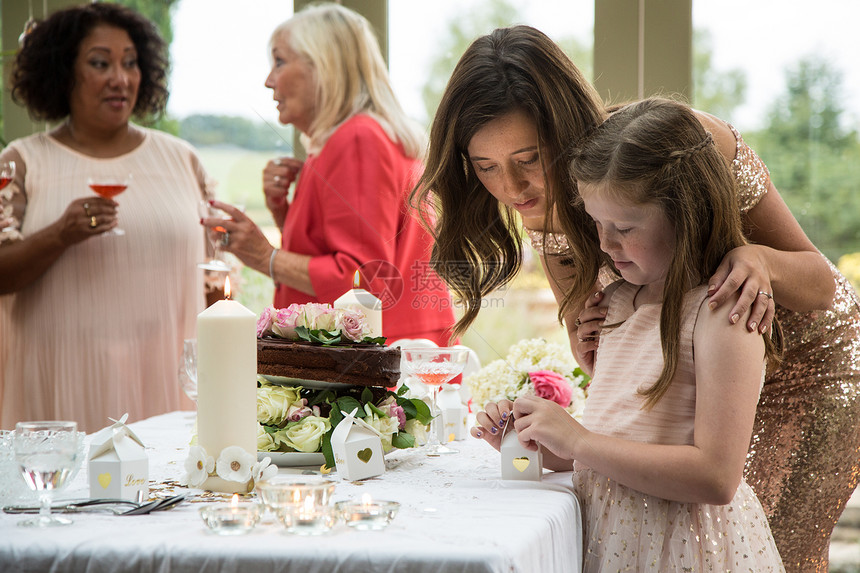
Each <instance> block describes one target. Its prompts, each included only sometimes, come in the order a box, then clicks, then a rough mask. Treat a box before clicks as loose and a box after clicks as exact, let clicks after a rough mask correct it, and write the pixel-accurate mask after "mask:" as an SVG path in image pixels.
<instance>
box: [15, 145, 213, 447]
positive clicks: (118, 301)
mask: <svg viewBox="0 0 860 573" xmlns="http://www.w3.org/2000/svg"><path fill="white" fill-rule="evenodd" d="M145 133H146V136H145V138H144V140H143V142H142V143H141V144H140V145H139V146H138V147H137V148H136V149H134V150H133V151H131V152H129V153H126V154H124V155H121V156H119V157H115V158H111V159H99V158H94V157H89V156H87V155H83V154H81V153H79V152H77V151H75V150H74V149H71V148H69V147H66V146H65V145H62V144H61V143H59V142H58V141H57V140H55V139H54V138H52V137H51V136H49V135H47V134H45V133H39V134H36V135H33V136H29V137H26V138H23V139H19V140H16V141H14V142H12V143H11V144H10V146H11V147H12V148H14V149H15V150H17V151H18V153H19V154H20V156H21V158H22V159H23V161H24V163H25V164H26V178H25V180H24V185H23V189H22V188H19V187H18V186H17V185H15V184H12V185H10V186H9V187H7V188H6V189H3V191H2V192H0V215H2V216H3V217H5V218H11V220H12V224H11V225H9V226H7V227H4V228H3V229H2V231H0V248H2V245H4V244H7V243H10V242H14V241H17V240H19V239H20V238H21V237H26V236H29V235H31V234H33V233H35V232H37V231H39V230H40V229H43V228H44V227H46V226H48V225H50V224H52V223H53V222H54V221H56V220H57V219H58V218H59V217H60V216H61V215H62V213H63V212H64V211H65V209H66V207H67V206H68V205H69V203H70V202H71V201H73V200H74V199H77V198H80V197H87V196H94V194H93V192H92V191H91V190H90V189H89V187H88V186H87V178H88V177H89V176H90V175H93V174H95V173H131V174H132V177H133V179H132V180H131V182H130V184H129V186H128V189H127V190H126V191H125V192H123V193H122V194H121V195H119V196H117V198H116V201H117V203H119V208H118V217H119V226H120V227H121V228H122V229H123V230H125V232H126V234H125V236H121V237H114V236H96V237H92V238H90V239H87V240H85V241H83V242H80V243H78V244H75V245H72V246H71V247H69V248H68V249H66V251H65V252H63V254H62V255H61V256H60V257H59V258H58V259H57V260H56V261H55V262H54V263H53V264H52V265H51V266H50V267H49V268H48V270H47V272H45V274H44V275H42V276H41V277H40V278H38V279H37V280H36V281H35V282H34V283H32V284H31V285H29V286H28V287H26V288H24V289H22V290H20V291H18V292H16V293H14V294H10V295H6V296H0V427H2V428H4V429H11V428H14V427H15V422H17V421H22V420H45V419H47V420H53V419H60V420H75V421H77V422H78V428H79V429H80V430H84V431H87V432H93V431H96V430H98V429H100V428H102V427H104V426H106V425H108V424H110V423H111V422H110V420H108V418H109V417H111V418H119V416H122V415H123V414H124V413H126V412H127V413H128V414H129V422H133V421H135V420H140V419H142V418H146V417H149V416H153V415H156V414H163V413H165V412H170V411H173V410H177V409H180V408H185V409H191V408H193V407H194V405H193V403H192V402H191V401H190V400H188V399H187V398H185V397H184V395H183V393H182V390H181V388H180V386H179V382H178V380H177V373H178V368H179V358H180V356H181V353H182V341H183V339H184V338H195V328H196V317H197V313H198V312H200V311H201V310H202V309H203V308H204V285H203V282H204V277H203V271H202V270H200V269H198V268H197V266H196V264H197V262H199V261H202V260H203V259H204V255H205V252H204V240H205V239H204V234H203V230H202V228H201V227H200V224H199V215H198V214H197V204H198V202H199V201H200V200H201V199H202V198H203V197H204V196H206V195H207V194H208V193H209V192H210V189H211V186H212V185H214V183H212V182H210V180H208V179H207V177H206V175H205V173H204V171H203V169H202V167H201V166H200V163H199V161H198V159H197V156H196V154H195V152H194V150H193V149H192V148H191V146H190V145H188V144H187V143H185V142H183V141H181V140H179V139H177V138H175V137H172V136H170V135H167V134H164V133H161V132H157V131H152V130H145Z"/></svg>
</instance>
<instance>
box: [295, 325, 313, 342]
mask: <svg viewBox="0 0 860 573" xmlns="http://www.w3.org/2000/svg"><path fill="white" fill-rule="evenodd" d="M296 335H297V336H298V337H299V338H300V339H302V340H305V341H307V342H310V341H311V334H310V332H308V329H307V327H306V326H297V327H296Z"/></svg>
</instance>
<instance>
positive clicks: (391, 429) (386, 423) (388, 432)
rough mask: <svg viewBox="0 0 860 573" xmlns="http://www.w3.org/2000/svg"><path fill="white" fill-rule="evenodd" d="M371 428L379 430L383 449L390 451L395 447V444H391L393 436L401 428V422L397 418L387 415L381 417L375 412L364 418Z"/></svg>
mask: <svg viewBox="0 0 860 573" xmlns="http://www.w3.org/2000/svg"><path fill="white" fill-rule="evenodd" d="M364 421H365V422H367V423H368V424H369V425H370V427H371V428H373V429H374V430H376V431H377V432H379V434H380V438H381V439H382V450H383V451H385V452H389V451H391V450H392V449H394V446H393V445H392V444H391V437H392V436H393V435H394V433H395V432H397V430H398V429H400V422H399V421H398V420H397V418H389V417H386V416H383V417H379V416H376V415H375V414H374V415H372V416H367V417H366V418H365V419H364Z"/></svg>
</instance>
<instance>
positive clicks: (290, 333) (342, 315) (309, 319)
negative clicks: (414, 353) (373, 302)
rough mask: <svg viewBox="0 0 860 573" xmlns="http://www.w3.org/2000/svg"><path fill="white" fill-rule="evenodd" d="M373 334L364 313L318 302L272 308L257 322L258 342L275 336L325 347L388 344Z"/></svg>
mask: <svg viewBox="0 0 860 573" xmlns="http://www.w3.org/2000/svg"><path fill="white" fill-rule="evenodd" d="M370 332H371V331H370V326H369V325H368V324H367V317H366V316H365V314H364V313H363V312H361V311H359V310H352V309H343V308H332V306H331V305H329V304H323V303H315V302H309V303H306V304H295V303H293V304H291V305H290V306H288V307H287V308H275V307H272V306H270V307H267V308H266V309H265V310H264V311H263V312H262V313H261V314H260V318H259V319H258V320H257V338H262V337H264V336H274V337H276V338H284V339H286V340H304V341H305V342H313V343H316V344H322V345H324V346H332V345H336V344H376V345H382V344H384V343H385V338H384V337H381V336H380V337H375V338H374V337H371V336H370Z"/></svg>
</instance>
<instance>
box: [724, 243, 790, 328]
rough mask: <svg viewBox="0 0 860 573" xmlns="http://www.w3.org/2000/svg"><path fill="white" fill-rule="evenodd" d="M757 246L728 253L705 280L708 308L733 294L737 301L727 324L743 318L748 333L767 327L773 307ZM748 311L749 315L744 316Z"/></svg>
mask: <svg viewBox="0 0 860 573" xmlns="http://www.w3.org/2000/svg"><path fill="white" fill-rule="evenodd" d="M762 248H765V247H761V246H760V245H744V246H742V247H737V248H734V249H732V250H731V251H729V252H728V253H727V254H726V256H725V257H724V258H723V261H722V262H721V263H720V266H719V267H717V271H716V272H715V273H714V275H713V276H712V277H711V278H710V279H709V280H708V295H709V296H710V297H711V300H710V302H708V307H709V308H710V309H711V310H715V309H716V308H718V307H719V306H720V305H722V304H723V303H724V302H725V301H726V300H727V299H729V298H730V297H731V296H732V295H733V294H734V293H735V292H736V291H737V292H739V293H740V295H739V297H738V300H737V302H736V303H735V305H734V307H733V308H732V310H731V311H730V312H729V322H731V323H732V324H735V323H736V322H738V321H739V320H741V319H742V318H745V319H746V326H747V329H748V330H749V331H750V332H755V331H756V329H758V331H759V333H761V334H764V332H765V331H766V330H767V329H768V328H770V325H771V323H772V322H773V317H774V313H775V312H776V305H775V304H774V302H773V286H772V285H771V282H770V274H769V272H768V267H767V263H766V260H765V258H764V257H763V256H761V252H760V249H762ZM747 310H749V314H747Z"/></svg>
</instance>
